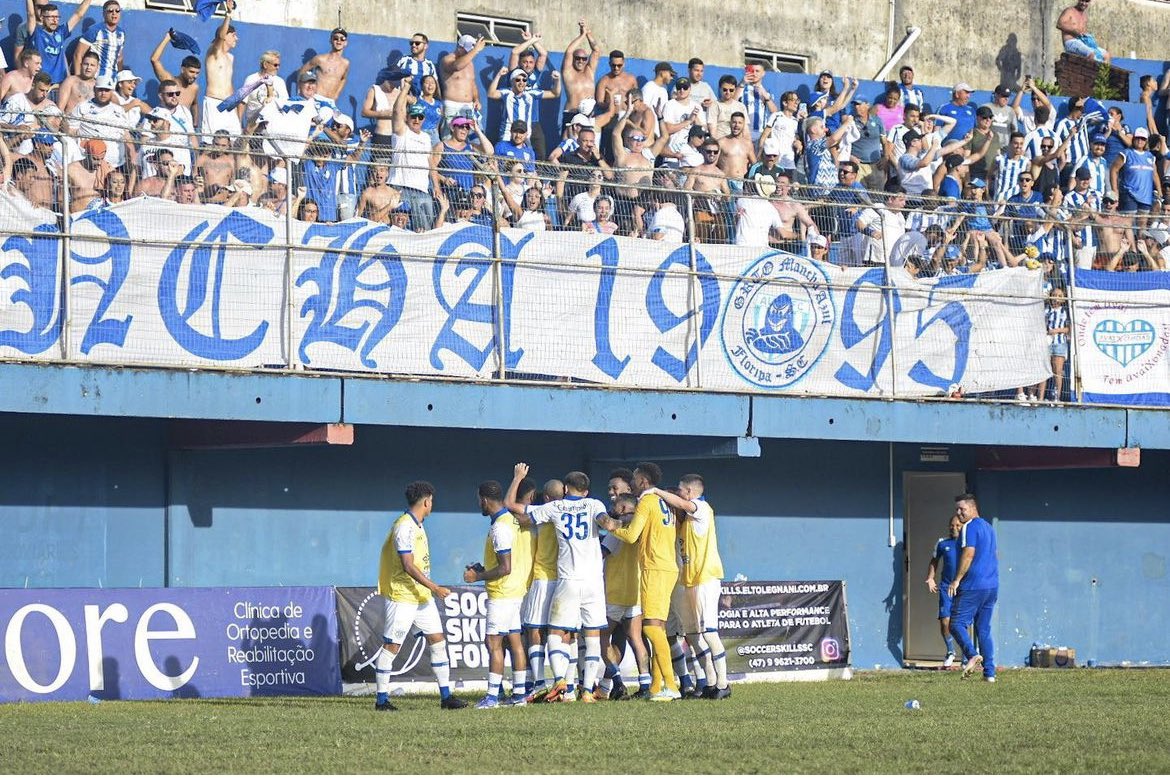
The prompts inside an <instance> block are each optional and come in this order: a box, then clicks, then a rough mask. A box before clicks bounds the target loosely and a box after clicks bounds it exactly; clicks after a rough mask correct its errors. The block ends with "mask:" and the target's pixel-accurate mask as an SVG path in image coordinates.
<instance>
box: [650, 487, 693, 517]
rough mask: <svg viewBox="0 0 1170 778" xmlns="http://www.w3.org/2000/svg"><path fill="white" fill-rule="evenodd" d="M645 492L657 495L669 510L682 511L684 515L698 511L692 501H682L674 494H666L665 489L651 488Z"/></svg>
mask: <svg viewBox="0 0 1170 778" xmlns="http://www.w3.org/2000/svg"><path fill="white" fill-rule="evenodd" d="M646 491H648V492H653V493H654V494H656V495H658V496H659V497H660V498H661V499H663V500H665V501H666V504H667V505H669V506H670V507H671V508H674V509H675V510H679V511H682V512H684V513H694V512H695V511H697V510H698V509H699V507H698V506H697V505H695V503H694V502H693V501H692V500H684V499H683V498H681V497H679V496H678V495H677V494H675V493H674V492H668V491H666V490H665V489H659V488H658V487H657V486H652V487H650V488H649V489H647V490H646Z"/></svg>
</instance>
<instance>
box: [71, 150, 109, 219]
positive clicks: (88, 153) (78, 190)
mask: <svg viewBox="0 0 1170 778" xmlns="http://www.w3.org/2000/svg"><path fill="white" fill-rule="evenodd" d="M81 148H82V149H84V150H85V156H84V157H83V158H81V159H79V160H78V161H77V162H71V163H70V164H69V211H70V212H71V213H78V212H79V211H84V210H85V209H87V208H89V207H90V206H91V205H92V204H93V201H94V200H95V199H96V198H97V197H98V192H100V191H101V190H102V189H103V188H105V185H106V176H108V175H109V174H110V171H111V170H112V169H113V168H111V167H110V164H109V163H108V162H106V142H105V141H104V140H101V139H100V138H90V139H89V140H87V141H85V142H84V143H82V144H81Z"/></svg>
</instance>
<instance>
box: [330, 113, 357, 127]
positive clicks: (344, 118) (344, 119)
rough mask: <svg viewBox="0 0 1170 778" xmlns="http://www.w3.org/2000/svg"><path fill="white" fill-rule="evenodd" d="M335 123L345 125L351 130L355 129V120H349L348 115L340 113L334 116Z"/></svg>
mask: <svg viewBox="0 0 1170 778" xmlns="http://www.w3.org/2000/svg"><path fill="white" fill-rule="evenodd" d="M333 123H334V124H344V125H345V126H346V127H349V128H350V129H351V130H352V129H353V119H351V118H349V116H348V115H346V114H343V113H340V112H339V113H335V114H333Z"/></svg>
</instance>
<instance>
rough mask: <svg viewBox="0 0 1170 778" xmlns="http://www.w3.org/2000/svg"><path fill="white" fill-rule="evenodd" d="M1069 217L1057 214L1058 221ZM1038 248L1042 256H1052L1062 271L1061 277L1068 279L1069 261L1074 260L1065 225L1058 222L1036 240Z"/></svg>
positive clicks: (1070, 241) (1070, 240)
mask: <svg viewBox="0 0 1170 778" xmlns="http://www.w3.org/2000/svg"><path fill="white" fill-rule="evenodd" d="M1067 218H1068V217H1067V216H1066V215H1065V213H1064V211H1063V210H1061V211H1058V212H1057V219H1059V220H1060V221H1064V220H1065V219H1067ZM1035 243H1036V248H1038V249H1040V254H1041V255H1044V254H1051V255H1052V258H1053V259H1054V260H1055V262H1056V267H1057V270H1059V271H1060V274H1061V276H1063V277H1065V278H1067V277H1068V266H1069V261H1070V260H1071V259H1072V256H1073V250H1072V239H1071V238H1069V234H1068V230H1066V229H1065V228H1064V225H1063V224H1061V223H1059V222H1057V223H1055V224H1053V225H1052V226H1051V227H1050V228H1049V229H1048V231H1047V232H1045V233H1044V234H1043V235H1041V236H1039V239H1038V240H1036V242H1035Z"/></svg>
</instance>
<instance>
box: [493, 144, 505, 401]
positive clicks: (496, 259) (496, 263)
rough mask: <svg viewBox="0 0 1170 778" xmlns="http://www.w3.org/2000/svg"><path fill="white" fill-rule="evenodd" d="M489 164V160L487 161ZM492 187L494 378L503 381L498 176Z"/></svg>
mask: <svg viewBox="0 0 1170 778" xmlns="http://www.w3.org/2000/svg"><path fill="white" fill-rule="evenodd" d="M489 164H491V162H489ZM489 180H490V182H491V187H492V291H493V292H494V294H495V298H496V315H495V324H496V358H497V359H498V360H499V364H498V365H497V367H496V378H498V379H499V380H501V381H503V380H504V379H505V378H507V373H508V344H507V343H505V342H504V316H505V311H504V267H503V257H502V256H501V254H502V253H503V252H502V250H501V249H500V207H499V205H500V199H501V198H502V197H503V195H502V194H501V193H500V178H499V176H498V175H497V176H489Z"/></svg>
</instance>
